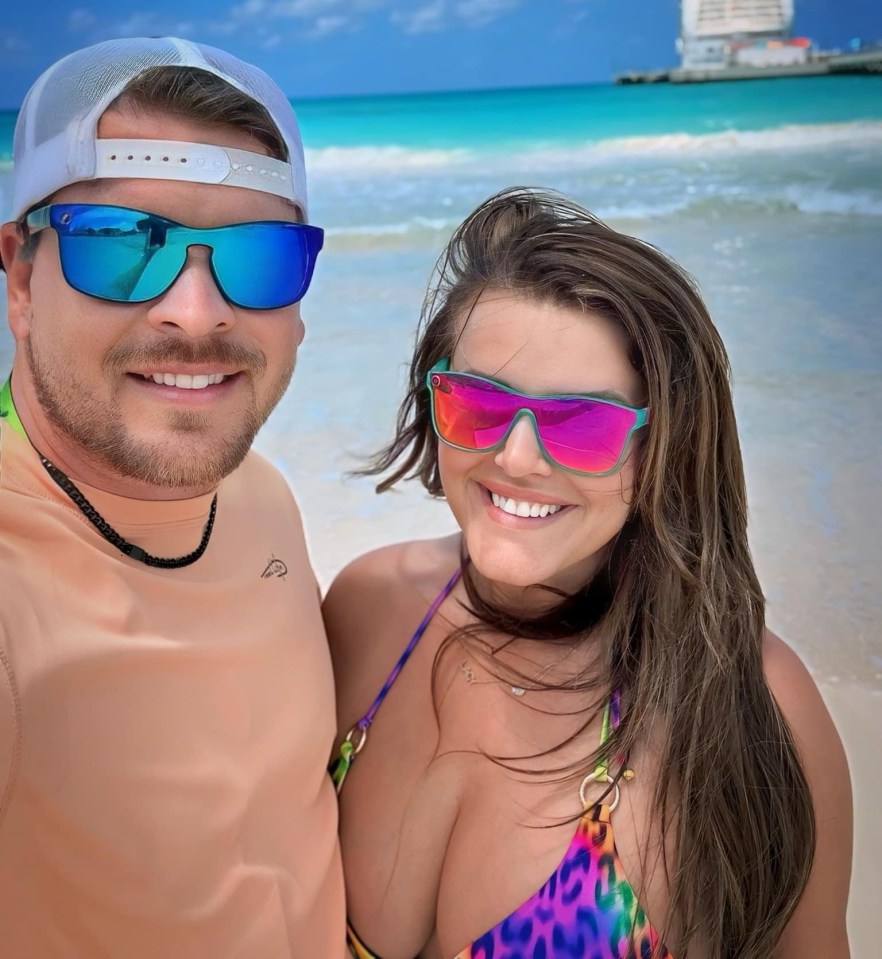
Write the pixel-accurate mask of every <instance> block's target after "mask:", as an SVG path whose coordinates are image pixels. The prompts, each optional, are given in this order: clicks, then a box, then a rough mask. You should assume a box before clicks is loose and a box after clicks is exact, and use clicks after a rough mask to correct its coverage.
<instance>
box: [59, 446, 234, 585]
mask: <svg viewBox="0 0 882 959" xmlns="http://www.w3.org/2000/svg"><path fill="white" fill-rule="evenodd" d="M40 462H41V463H42V464H43V468H44V469H45V470H46V472H47V473H48V474H49V475H50V476H51V477H52V479H53V480H55V482H56V483H57V484H58V485H59V486H60V487H61V488H62V489H63V490H64V492H65V493H67V495H68V496H69V497H70V498H71V500H73V502H74V504H75V505H76V506H77V507H78V508H79V510H80V512H81V513H82V514H83V516H85V517H86V519H87V520H88V521H89V522H90V523H91V524H92V525H93V526H94V527H95V529H97V530H98V532H99V533H100V534H101V535H102V536H103V537H104V538H105V539H106V540H107V542H108V543H111V544H112V545H113V546H115V547H116V548H117V549H118V550H119V551H120V552H121V553H123V554H125V555H126V556H128V557H129V558H130V559H136V560H137V561H138V562H139V563H144V565H145V566H159V567H161V568H163V569H179V568H180V567H181V566H189V565H190V564H191V563H195V562H196V560H197V559H199V557H200V556H201V555H202V554H203V553H204V552H205V547H206V546H208V540H209V538H210V537H211V530H212V528H213V527H214V514H215V513H216V512H217V493H215V495H214V498H213V499H212V501H211V509H210V510H209V512H208V520H207V521H206V523H205V529H203V530H202V539H201V541H200V543H199V545H198V546H197V547H196V549H194V550H193V552H192V553H187V555H186V556H178V557H175V558H168V559H166V558H164V557H162V556H151V555H150V553H148V552H147V551H146V550H143V549H141V547H140V546H136V545H135V544H134V543H130V542H129V541H128V540H127V539H123V537H122V536H120V535H119V533H117V531H116V530H115V529H114V528H113V527H112V526H111V525H110V523H108V522H107V520H106V519H104V517H103V516H102V515H101V514H100V513H99V512H98V510H96V509H95V507H94V506H93V505H92V504H91V503H90V502H89V501H88V500H87V499H86V497H85V496H84V495H83V493H82V491H81V490H79V489H78V488H77V487H76V485H75V484H74V482H73V481H72V480H71V479H70V478H69V477H68V476H67V475H66V474H64V473H62V472H61V470H60V469H59V468H58V467H57V466H53V465H52V464H51V463H50V462H49V460H47V459H46V457H45V456H43V454H42V453H40Z"/></svg>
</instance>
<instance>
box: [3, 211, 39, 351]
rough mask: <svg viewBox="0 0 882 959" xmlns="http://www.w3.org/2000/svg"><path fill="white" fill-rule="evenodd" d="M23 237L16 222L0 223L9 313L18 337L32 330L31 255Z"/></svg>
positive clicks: (9, 318)
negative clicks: (25, 253)
mask: <svg viewBox="0 0 882 959" xmlns="http://www.w3.org/2000/svg"><path fill="white" fill-rule="evenodd" d="M23 245H24V237H23V236H22V232H21V228H20V227H19V225H18V224H17V223H4V224H3V226H0V257H2V258H3V267H4V269H5V270H6V313H7V319H8V321H9V329H10V330H11V331H12V335H13V336H14V337H15V339H16V341H18V340H22V339H25V338H26V337H27V335H28V333H29V332H30V320H31V273H32V272H33V269H34V261H33V257H32V256H28V255H24V254H23V251H22V246H23Z"/></svg>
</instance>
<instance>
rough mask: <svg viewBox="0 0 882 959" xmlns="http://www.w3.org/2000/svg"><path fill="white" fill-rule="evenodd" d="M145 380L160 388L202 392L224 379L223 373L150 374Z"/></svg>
mask: <svg viewBox="0 0 882 959" xmlns="http://www.w3.org/2000/svg"><path fill="white" fill-rule="evenodd" d="M145 379H148V380H153V382H154V383H158V384H159V385H160V386H176V387H177V388H178V389H179V390H204V389H205V387H206V386H215V385H216V384H218V383H223V381H224V380H225V379H226V376H225V374H223V373H197V374H196V375H195V376H191V375H190V374H189V373H151V374H150V376H147V377H145Z"/></svg>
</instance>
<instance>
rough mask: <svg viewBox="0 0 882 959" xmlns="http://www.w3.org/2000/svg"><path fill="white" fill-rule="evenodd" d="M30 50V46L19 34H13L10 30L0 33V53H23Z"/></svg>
mask: <svg viewBox="0 0 882 959" xmlns="http://www.w3.org/2000/svg"><path fill="white" fill-rule="evenodd" d="M30 48H31V47H30V44H29V43H28V42H27V40H25V38H24V37H23V36H22V35H21V34H20V33H13V32H12V31H10V30H7V31H5V32H4V33H0V51H2V52H3V53H9V54H13V53H24V52H25V51H27V50H30Z"/></svg>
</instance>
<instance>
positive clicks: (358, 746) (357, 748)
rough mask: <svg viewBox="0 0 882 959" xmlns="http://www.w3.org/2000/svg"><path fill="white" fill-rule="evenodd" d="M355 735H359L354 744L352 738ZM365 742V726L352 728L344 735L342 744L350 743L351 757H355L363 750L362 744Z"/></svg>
mask: <svg viewBox="0 0 882 959" xmlns="http://www.w3.org/2000/svg"><path fill="white" fill-rule="evenodd" d="M356 733H361V735H360V736H359V737H358V742H354V740H353V738H352V737H353V736H355V734H356ZM366 741H367V726H353V727H352V729H350V730H349V732H348V733H346V736H345V738H344V739H343V742H344V743H352V755H353V756H357V755H358V754H359V753H360V752H361V751H362V749H364V744H365V742H366Z"/></svg>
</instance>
